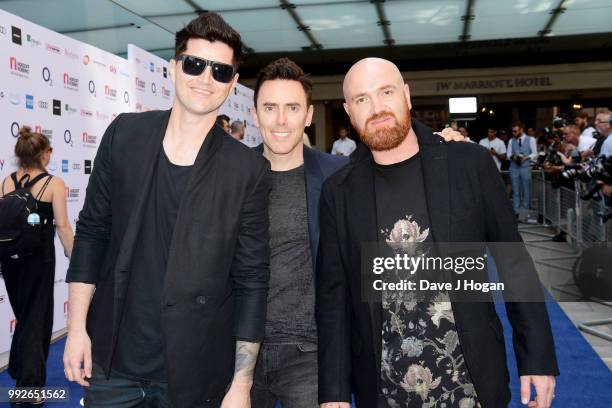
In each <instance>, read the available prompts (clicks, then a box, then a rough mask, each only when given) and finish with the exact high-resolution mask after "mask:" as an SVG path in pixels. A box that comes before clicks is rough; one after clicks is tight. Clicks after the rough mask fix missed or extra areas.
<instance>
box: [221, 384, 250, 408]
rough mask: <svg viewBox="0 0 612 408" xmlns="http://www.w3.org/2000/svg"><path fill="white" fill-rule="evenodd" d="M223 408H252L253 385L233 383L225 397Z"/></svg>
mask: <svg viewBox="0 0 612 408" xmlns="http://www.w3.org/2000/svg"><path fill="white" fill-rule="evenodd" d="M221 408H251V385H250V384H239V383H236V382H233V383H232V385H231V387H230V389H229V391H227V394H225V397H223V402H222V403H221Z"/></svg>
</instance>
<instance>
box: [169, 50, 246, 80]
mask: <svg viewBox="0 0 612 408" xmlns="http://www.w3.org/2000/svg"><path fill="white" fill-rule="evenodd" d="M177 60H178V61H182V62H183V72H184V73H186V74H187V75H192V76H198V75H201V74H202V72H204V70H205V69H206V67H207V66H209V65H210V66H211V69H212V77H213V78H214V80H215V81H217V82H222V83H224V84H227V83H228V82H230V81H231V80H232V78H233V77H234V73H235V70H234V67H233V66H232V65H230V64H224V63H222V62H216V61H210V60H207V59H204V58H198V57H194V56H193V55H185V54H183V55H180V56H179V57H178V58H177Z"/></svg>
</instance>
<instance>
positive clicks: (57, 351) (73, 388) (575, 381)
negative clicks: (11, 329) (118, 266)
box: [0, 303, 612, 408]
mask: <svg viewBox="0 0 612 408" xmlns="http://www.w3.org/2000/svg"><path fill="white" fill-rule="evenodd" d="M498 306H499V305H498ZM497 311H498V313H499V315H500V317H501V318H502V323H503V326H504V333H505V336H506V349H507V351H508V361H509V368H510V378H511V390H512V394H513V398H512V402H511V404H510V407H511V408H518V407H523V405H521V403H520V398H519V381H518V376H517V373H516V364H515V360H514V352H513V350H512V344H511V342H512V338H511V335H510V333H511V332H510V325H509V323H508V322H507V320H506V313H505V309H504V307H503V306H501V307H497ZM548 312H549V314H550V320H551V323H552V327H553V332H554V336H555V346H556V349H557V356H558V360H559V369H560V370H561V375H560V376H559V377H557V390H556V395H557V397H556V398H555V403H554V404H553V406H554V407H563V408H565V407H568V408H574V407H576V408H578V407H589V408H609V407H610V406H612V403H611V400H612V373H611V372H610V370H609V369H608V368H607V366H606V365H605V364H604V363H603V361H602V360H601V359H600V358H599V356H597V354H596V353H595V351H594V350H593V349H592V348H591V346H590V345H589V344H588V342H587V341H586V340H585V339H584V337H582V335H581V334H580V332H579V331H578V330H577V329H576V328H575V327H574V325H573V324H572V322H571V321H570V320H569V319H568V318H567V316H566V315H565V313H564V312H563V310H561V308H560V307H559V306H558V305H557V304H556V303H548ZM64 342H65V340H63V339H62V340H60V341H58V342H56V343H54V344H53V345H51V351H50V353H49V360H48V361H49V366H48V367H47V384H48V386H49V387H66V386H67V387H69V388H70V403H69V404H60V403H48V404H47V406H49V407H60V406H65V407H79V406H80V404H79V401H80V399H81V397H82V395H83V391H82V390H81V388H80V387H79V386H77V385H75V384H74V383H71V384H69V383H68V382H67V381H66V380H65V379H64V372H63V368H62V364H61V361H62V353H63V350H64ZM14 384H15V382H14V381H13V380H12V379H11V378H10V377H9V376H8V374H7V373H6V371H4V372H2V373H0V387H7V386H13V385H14ZM0 406H8V404H4V405H2V404H0Z"/></svg>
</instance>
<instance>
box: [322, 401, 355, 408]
mask: <svg viewBox="0 0 612 408" xmlns="http://www.w3.org/2000/svg"><path fill="white" fill-rule="evenodd" d="M320 408H351V404H350V403H349V402H326V403H324V404H321V405H320Z"/></svg>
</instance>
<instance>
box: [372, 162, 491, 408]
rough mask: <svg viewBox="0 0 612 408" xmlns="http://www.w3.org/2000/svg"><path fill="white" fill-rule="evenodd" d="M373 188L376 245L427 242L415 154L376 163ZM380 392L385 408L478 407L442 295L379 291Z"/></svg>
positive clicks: (448, 306) (448, 305) (424, 206)
mask: <svg viewBox="0 0 612 408" xmlns="http://www.w3.org/2000/svg"><path fill="white" fill-rule="evenodd" d="M374 185H375V190H376V207H377V219H378V227H379V239H380V241H382V242H387V243H388V244H389V246H390V247H392V248H394V247H397V244H399V243H404V242H426V241H431V239H432V238H431V234H430V230H429V213H428V211H427V203H426V198H425V188H424V185H423V176H422V170H421V162H420V157H419V155H418V154H417V155H415V156H413V157H411V158H410V159H408V160H406V161H403V162H401V163H397V164H393V165H388V166H381V165H376V166H375V170H374ZM432 188H437V187H435V186H432ZM381 394H382V395H381V400H382V403H383V404H385V403H386V406H388V407H391V408H400V407H401V408H404V407H410V408H412V407H415V408H416V407H418V408H433V407H439V408H450V407H458V408H475V407H480V404H479V402H478V398H477V395H476V391H475V389H474V385H473V384H472V380H471V377H470V374H469V372H468V370H467V367H466V364H465V361H464V358H463V353H462V351H461V345H460V344H459V337H458V335H457V330H456V327H455V319H454V316H453V311H452V308H451V303H450V299H449V297H448V294H446V293H433V294H432V295H427V296H426V297H425V298H423V295H422V294H421V295H419V299H418V301H417V295H416V294H415V293H414V292H410V291H393V292H391V291H384V292H383V293H382V356H381Z"/></svg>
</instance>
